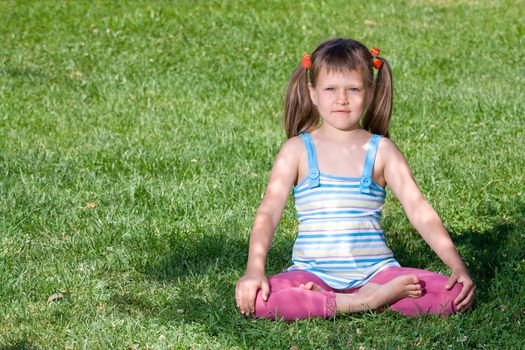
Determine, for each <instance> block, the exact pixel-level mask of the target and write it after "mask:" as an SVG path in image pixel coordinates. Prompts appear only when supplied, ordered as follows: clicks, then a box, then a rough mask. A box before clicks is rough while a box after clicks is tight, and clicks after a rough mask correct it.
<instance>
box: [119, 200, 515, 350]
mask: <svg viewBox="0 0 525 350" xmlns="http://www.w3.org/2000/svg"><path fill="white" fill-rule="evenodd" d="M522 208H523V207H520V208H518V210H516V211H515V212H513V213H512V215H511V216H510V217H512V218H514V219H513V220H511V221H509V220H507V221H503V220H502V222H500V223H496V224H494V225H493V226H492V227H490V228H488V229H485V230H479V231H476V230H458V231H454V230H451V236H452V238H453V240H454V242H455V243H456V246H457V247H458V249H459V250H460V252H461V254H462V257H463V258H464V260H465V261H466V263H467V265H468V267H469V272H470V273H471V276H472V277H473V279H474V281H475V282H476V284H477V285H478V297H477V300H478V302H483V303H486V304H490V303H492V300H493V297H494V296H493V294H494V293H495V292H494V291H491V290H490V289H489V288H488V287H487V286H489V285H490V284H492V283H501V282H500V281H496V279H497V278H498V274H499V273H500V272H501V271H510V270H509V269H510V268H511V265H510V264H512V263H514V262H515V260H516V259H522V258H523V252H524V251H525V247H524V243H523V239H520V237H521V236H520V235H521V234H522V233H523V232H525V230H524V229H525V221H523V219H522V217H523V215H522V214H523V210H522ZM488 212H489V213H490V211H488ZM498 216H499V217H501V214H499V215H498ZM498 216H496V214H495V215H494V217H498ZM506 217H507V218H508V217H509V215H507V216H506ZM227 232H231V231H230V230H229V229H226V228H224V229H223V228H220V229H218V230H216V231H215V232H214V234H208V235H207V234H204V233H198V232H194V233H195V234H189V235H188V234H187V233H186V234H185V235H184V237H182V236H180V235H177V234H174V235H173V237H172V238H169V239H168V240H167V241H166V242H165V249H164V250H163V252H164V255H162V256H160V257H159V259H157V260H155V263H152V264H150V265H148V266H146V269H145V271H144V272H145V274H146V275H147V276H149V278H151V279H152V280H154V281H159V282H161V283H169V284H172V285H173V286H175V288H176V293H174V295H173V297H172V298H168V299H166V300H164V301H160V302H159V300H158V299H157V300H155V301H153V300H149V301H146V300H144V299H143V298H140V297H137V296H136V295H134V294H133V293H130V294H129V295H120V296H115V298H113V305H114V306H116V307H117V309H118V310H119V311H120V312H124V313H127V314H130V315H133V314H137V313H140V314H142V315H143V316H144V317H147V318H152V319H155V320H157V321H160V322H162V323H166V324H180V325H192V326H195V327H197V328H198V329H199V330H200V331H202V332H205V333H206V334H207V335H208V336H210V337H212V338H213V337H216V338H217V339H218V340H220V341H221V342H224V341H226V342H231V343H234V344H237V345H239V344H245V342H246V339H251V335H253V336H254V339H256V338H257V336H258V334H259V335H260V333H261V332H265V331H264V330H265V329H272V330H274V331H275V330H276V329H280V330H282V331H284V332H285V331H286V329H287V327H288V325H287V324H286V323H272V325H271V326H268V327H267V326H263V324H264V323H266V322H271V321H268V320H257V321H256V322H251V321H247V320H246V319H244V317H242V316H241V315H240V314H239V312H238V311H237V309H236V307H235V299H234V291H235V282H236V280H237V278H238V277H240V276H241V275H242V274H243V273H244V270H245V267H246V257H247V253H248V239H247V238H241V237H234V236H231V235H229V234H228V233H227ZM276 237H277V239H276V240H275V241H274V243H273V246H272V249H271V250H270V252H269V256H268V266H269V267H270V268H269V269H268V274H272V273H275V272H278V271H279V270H280V269H281V268H283V267H286V266H287V264H288V263H289V259H290V254H291V248H292V244H293V242H292V241H290V238H289V237H288V238H282V237H279V236H276ZM415 240H416V239H415V238H414V237H412V238H410V239H409V240H408V241H402V240H394V241H393V242H390V243H391V248H392V250H393V251H394V252H395V253H396V256H397V258H398V259H399V261H400V262H401V263H402V265H405V266H414V267H419V268H425V267H427V266H428V265H429V264H433V263H438V264H440V262H439V260H438V258H437V257H436V256H435V254H434V253H433V252H432V251H431V250H430V249H429V248H428V247H427V246H426V244H425V243H424V242H422V244H421V245H420V244H419V243H417V244H416V245H414V244H410V241H415ZM417 240H418V241H422V240H421V239H420V238H417ZM520 257H521V258H520ZM503 274H504V276H505V278H506V279H512V278H513V276H512V275H509V273H508V272H503ZM503 298H505V296H503ZM474 307H475V306H474ZM306 322H322V320H313V321H306ZM279 333H281V332H277V333H276V334H279ZM269 336H271V334H270V335H269ZM272 339H273V338H272ZM275 341H276V342H277V343H279V344H280V345H279V346H280V347H290V344H284V343H283V342H286V341H287V339H284V338H282V337H280V336H278V335H275Z"/></svg>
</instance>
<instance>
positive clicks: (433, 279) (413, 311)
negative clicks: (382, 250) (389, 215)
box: [255, 267, 462, 321]
mask: <svg viewBox="0 0 525 350" xmlns="http://www.w3.org/2000/svg"><path fill="white" fill-rule="evenodd" d="M407 274H414V275H417V276H418V277H419V280H420V283H421V286H422V287H423V295H422V296H421V297H419V298H408V297H407V298H403V299H400V300H398V301H396V302H395V303H393V304H391V305H390V306H389V307H390V310H392V311H397V312H401V313H402V314H403V315H405V316H415V315H421V314H427V313H429V314H439V315H450V314H453V313H455V312H456V307H455V305H454V303H453V301H454V299H455V298H456V297H457V296H458V295H459V292H460V291H461V288H462V284H461V283H456V285H455V286H454V287H453V288H452V289H451V290H446V289H445V285H446V284H447V281H448V277H447V276H444V275H441V274H439V273H435V272H430V271H426V270H420V269H413V268H409V267H389V268H386V269H384V270H383V271H380V272H379V273H378V274H377V275H375V276H374V277H373V278H372V279H370V281H369V282H372V283H376V284H385V283H388V282H389V281H391V280H392V279H394V278H396V277H398V276H401V275H407ZM310 281H311V282H314V283H315V284H317V285H319V286H320V287H322V288H323V289H324V290H325V291H324V292H322V293H320V292H316V291H311V290H306V289H302V288H299V285H301V284H304V283H306V282H310ZM269 283H270V296H269V297H268V301H263V300H262V295H261V291H260V290H259V291H258V292H257V297H256V300H255V316H256V317H262V318H270V319H275V318H277V317H278V318H283V319H285V320H287V321H291V320H298V319H305V318H308V317H323V318H328V317H331V316H333V315H335V311H336V309H335V294H334V293H355V292H356V291H358V290H359V288H354V289H347V290H337V289H333V288H330V287H329V286H328V285H326V284H325V283H324V282H323V281H322V280H321V279H320V278H319V277H317V276H315V275H314V274H312V273H310V272H306V271H290V272H283V273H280V274H277V275H274V276H271V277H270V278H269Z"/></svg>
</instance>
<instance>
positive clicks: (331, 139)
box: [235, 39, 476, 320]
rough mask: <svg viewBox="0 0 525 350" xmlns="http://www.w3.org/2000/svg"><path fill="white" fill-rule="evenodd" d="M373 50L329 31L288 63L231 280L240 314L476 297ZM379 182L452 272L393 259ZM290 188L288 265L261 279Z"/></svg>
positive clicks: (466, 301) (403, 305)
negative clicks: (243, 263) (259, 188)
mask: <svg viewBox="0 0 525 350" xmlns="http://www.w3.org/2000/svg"><path fill="white" fill-rule="evenodd" d="M378 55H379V50H378V49H376V48H373V49H372V51H369V50H368V49H367V48H366V47H365V46H364V45H363V44H361V43H359V42H357V41H355V40H352V39H335V40H328V41H326V42H324V43H322V44H321V45H319V47H318V48H317V49H315V51H314V52H313V53H312V55H305V56H304V57H303V60H302V64H301V66H300V67H298V68H297V69H296V70H295V71H294V72H293V74H292V76H291V78H290V82H289V85H288V91H287V94H286V101H285V125H286V133H287V136H288V140H287V141H286V143H285V144H284V145H283V147H282V148H281V150H280V152H279V154H278V156H277V159H276V160H275V164H274V166H273V169H272V172H271V175H270V181H269V184H268V187H267V189H266V192H265V195H264V199H263V201H262V203H261V206H260V207H259V209H258V211H257V214H256V217H255V222H254V225H253V229H252V232H251V238H250V250H249V255H248V266H247V271H246V274H245V275H244V276H243V277H242V278H241V279H240V280H239V281H238V282H237V286H236V291H235V299H236V302H237V307H238V308H239V309H240V312H241V313H242V314H245V315H255V316H256V317H264V318H271V319H275V318H284V319H285V320H294V319H303V318H307V317H323V318H328V317H331V316H333V315H334V314H335V313H336V312H340V313H346V312H361V311H365V310H370V309H378V308H380V307H381V306H384V305H389V308H390V309H391V310H394V311H398V312H401V313H402V314H403V315H418V314H424V313H432V314H444V315H447V314H451V313H455V312H457V311H462V310H465V309H467V308H468V307H469V306H470V304H471V303H472V301H473V297H474V294H475V290H476V286H475V285H474V283H473V282H472V280H471V278H470V276H469V274H468V272H467V269H466V268H465V265H464V263H463V261H462V260H461V258H460V256H459V255H458V253H457V251H456V248H455V246H454V244H453V243H452V240H451V239H450V236H449V235H448V233H447V231H446V230H445V227H444V226H443V224H442V222H441V220H440V219H439V217H438V216H437V214H436V212H435V211H434V210H433V209H432V207H431V206H430V205H429V204H428V203H427V202H426V201H425V199H424V198H423V195H422V194H421V192H420V190H419V188H418V187H417V185H416V183H415V181H414V179H413V177H412V173H411V171H410V168H409V166H408V164H407V162H406V160H405V158H404V157H403V155H402V154H401V152H400V151H399V149H398V148H397V147H396V145H395V144H394V143H393V142H392V141H391V140H390V139H389V138H388V129H389V124H390V115H391V111H392V75H391V70H390V66H389V64H388V62H387V61H386V60H385V59H384V58H383V57H379V56H378ZM374 68H375V69H377V73H376V76H375V78H374ZM387 184H388V185H389V186H390V188H391V189H392V192H393V193H394V194H395V195H396V197H397V198H398V199H399V201H400V202H401V204H402V205H403V208H404V210H405V212H406V214H407V216H408V218H409V220H410V222H411V223H412V225H414V227H415V228H416V229H417V231H418V232H419V233H420V235H421V236H422V237H423V239H424V240H425V241H426V242H427V243H428V244H429V245H430V247H431V248H432V249H433V250H434V251H435V252H436V254H437V255H438V256H439V257H440V258H441V260H442V261H443V262H444V263H445V264H446V265H447V266H448V267H449V268H450V269H451V271H452V274H451V275H450V277H446V276H444V275H441V274H438V273H434V272H430V271H425V270H419V269H415V268H406V267H401V266H400V265H399V263H398V262H397V261H396V259H395V258H394V255H393V253H392V251H391V250H390V249H389V248H388V247H387V245H386V242H385V237H384V233H383V230H382V229H381V226H380V218H381V210H382V207H383V203H384V200H385V195H386V192H385V188H386V185H387ZM291 190H292V191H293V195H294V199H295V208H296V210H297V217H298V220H299V232H298V235H297V239H296V241H295V245H294V247H293V255H292V262H293V265H292V266H290V267H289V268H287V269H286V270H285V271H284V272H282V273H280V274H277V275H274V276H272V277H270V278H269V279H267V278H266V276H265V260H266V255H267V253H268V250H269V248H270V245H271V242H272V239H273V235H274V231H275V227H276V226H277V224H278V222H279V220H280V217H281V214H282V212H283V210H284V207H285V204H286V201H287V199H288V195H289V193H290V191H291Z"/></svg>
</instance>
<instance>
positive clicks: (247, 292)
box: [235, 272, 270, 315]
mask: <svg viewBox="0 0 525 350" xmlns="http://www.w3.org/2000/svg"><path fill="white" fill-rule="evenodd" d="M259 289H261V292H262V298H263V300H264V301H267V300H268V296H269V295H270V285H269V283H268V278H266V276H265V275H264V274H263V273H253V272H247V273H246V274H245V275H244V276H243V277H242V278H241V279H239V281H237V286H236V287H235V301H236V302H237V307H238V308H239V310H240V311H241V314H244V315H253V314H254V313H255V296H256V295H257V291H258V290H259Z"/></svg>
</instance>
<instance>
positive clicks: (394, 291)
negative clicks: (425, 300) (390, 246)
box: [336, 275, 421, 312]
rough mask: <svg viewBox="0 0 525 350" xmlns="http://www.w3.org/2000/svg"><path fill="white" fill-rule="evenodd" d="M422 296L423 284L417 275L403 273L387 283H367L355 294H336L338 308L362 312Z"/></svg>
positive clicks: (339, 309) (345, 310) (344, 310)
mask: <svg viewBox="0 0 525 350" xmlns="http://www.w3.org/2000/svg"><path fill="white" fill-rule="evenodd" d="M420 296H421V285H420V284H419V278H418V277H417V276H416V275H403V276H399V277H396V278H394V279H393V280H391V281H390V282H388V283H386V284H383V285H381V284H375V283H367V284H365V285H364V286H363V287H361V288H360V289H359V291H358V292H357V293H355V294H336V304H337V310H338V311H341V312H360V311H366V310H375V309H378V308H380V307H381V306H383V305H387V304H391V303H393V302H396V301H398V300H399V299H402V298H406V297H410V298H419V297H420Z"/></svg>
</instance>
